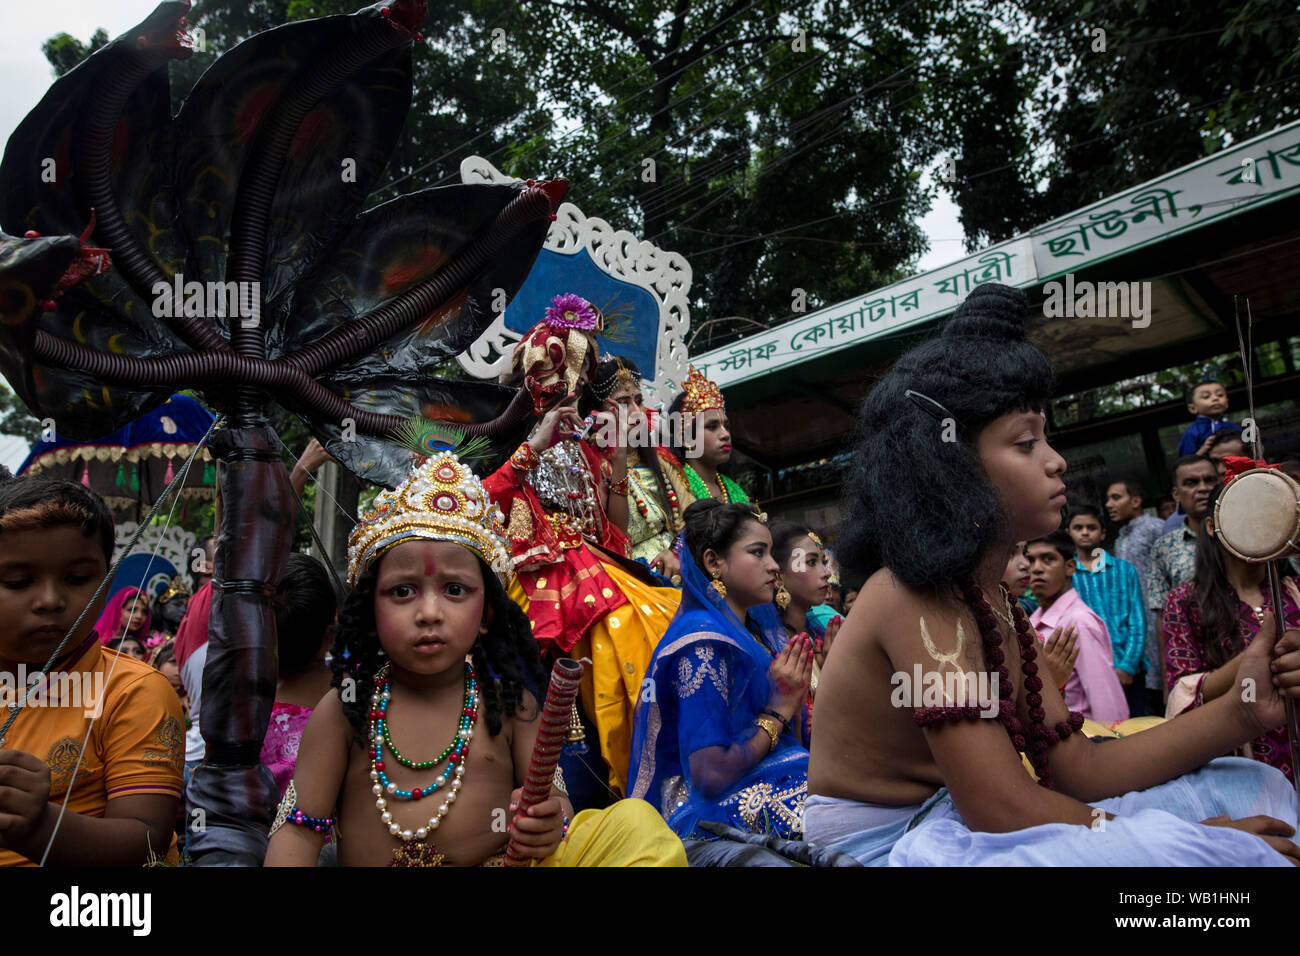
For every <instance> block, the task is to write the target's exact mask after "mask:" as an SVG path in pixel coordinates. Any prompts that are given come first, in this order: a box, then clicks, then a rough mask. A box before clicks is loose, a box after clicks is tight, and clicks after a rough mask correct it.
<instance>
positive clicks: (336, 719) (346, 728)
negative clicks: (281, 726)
mask: <svg viewBox="0 0 1300 956" xmlns="http://www.w3.org/2000/svg"><path fill="white" fill-rule="evenodd" d="M308 734H311V735H312V736H313V737H318V735H319V738H318V739H324V738H326V737H332V736H338V737H342V738H343V739H344V740H351V739H352V736H353V733H352V725H351V724H350V723H348V718H347V715H346V714H344V713H343V702H342V701H341V700H340V699H339V695H338V693H337V692H336V691H335V690H334V688H332V687H331V688H330V690H329V691H328V692H327V693H326V694H325V696H323V697H322V698H321V699H320V700H319V701H318V702H317V704H316V706H315V707H314V708H313V709H312V712H311V716H310V717H308V718H307V726H306V727H304V728H303V737H306V736H307V735H308Z"/></svg>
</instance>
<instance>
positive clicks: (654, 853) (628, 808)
mask: <svg viewBox="0 0 1300 956" xmlns="http://www.w3.org/2000/svg"><path fill="white" fill-rule="evenodd" d="M685 865H686V848H685V847H684V846H682V841H681V840H679V839H678V838H677V834H675V833H673V831H672V830H670V829H669V828H668V824H667V823H665V822H664V818H663V817H661V816H659V814H658V813H657V812H656V811H655V808H654V807H652V806H650V804H648V803H646V802H645V801H644V800H620V801H618V803H615V804H614V805H613V806H609V807H606V808H605V809H604V810H583V811H582V812H581V813H579V814H578V815H577V816H576V817H574V818H573V822H571V823H570V824H569V832H568V835H567V836H565V838H564V842H562V843H561V844H560V846H559V848H558V849H557V850H556V851H555V852H554V853H552V854H551V855H550V856H548V857H547V858H546V859H544V860H534V861H533V866H685Z"/></svg>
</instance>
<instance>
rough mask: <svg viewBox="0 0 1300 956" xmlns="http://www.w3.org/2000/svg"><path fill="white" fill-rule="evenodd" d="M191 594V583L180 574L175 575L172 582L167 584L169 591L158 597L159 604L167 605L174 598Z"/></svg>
mask: <svg viewBox="0 0 1300 956" xmlns="http://www.w3.org/2000/svg"><path fill="white" fill-rule="evenodd" d="M189 593H190V585H189V582H188V581H186V580H185V579H184V578H183V577H181V576H180V575H179V574H173V575H172V578H171V580H170V581H169V582H168V583H167V590H165V591H163V593H162V594H160V595H158V603H159V604H166V603H167V602H168V601H170V600H171V599H172V598H174V597H180V596H182V595H187V594H189Z"/></svg>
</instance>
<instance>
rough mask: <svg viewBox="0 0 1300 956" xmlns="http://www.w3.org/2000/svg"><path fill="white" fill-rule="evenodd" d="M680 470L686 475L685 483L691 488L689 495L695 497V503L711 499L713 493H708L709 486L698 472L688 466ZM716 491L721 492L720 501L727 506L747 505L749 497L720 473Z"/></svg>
mask: <svg viewBox="0 0 1300 956" xmlns="http://www.w3.org/2000/svg"><path fill="white" fill-rule="evenodd" d="M682 469H683V471H685V473H686V483H687V484H688V485H690V486H691V494H693V495H694V496H695V498H696V500H697V501H703V500H704V499H705V498H712V497H713V492H711V491H709V486H708V485H706V484H705V483H704V479H703V478H701V477H700V475H699V472H697V471H696V470H695V469H694V468H692V467H691V466H690V465H683V466H682ZM718 490H720V491H721V492H722V500H723V501H724V502H725V503H727V504H731V503H732V502H733V501H734V502H737V503H747V502H748V501H749V496H748V495H746V494H745V492H744V490H743V489H742V488H741V487H740V485H738V484H736V483H735V482H734V481H732V480H731V479H730V478H728V477H727V476H726V475H724V474H721V473H719V474H718Z"/></svg>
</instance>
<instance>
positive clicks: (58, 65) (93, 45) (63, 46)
mask: <svg viewBox="0 0 1300 956" xmlns="http://www.w3.org/2000/svg"><path fill="white" fill-rule="evenodd" d="M109 39H110V37H109V35H108V34H107V33H106V32H104V28H103V27H100V28H99V29H98V30H96V31H95V32H94V33H92V34H91V35H90V43H89V44H85V43H82V42H81V41H80V40H78V39H77V38H76V37H74V36H71V35H70V34H67V33H59V34H56V35H54V36H52V37H50V38H49V39H48V40H46V41H45V42H44V43H43V44H41V52H42V53H44V54H45V59H47V60H49V61H50V66H52V67H54V75H55V76H62V75H63V74H64V73H67V72H68V71H69V70H70V69H72V68H73V67H74V66H76V65H77V64H78V63H80V62H81V61H82V60H84V59H85V58H86V57H88V56H90V54H92V53H94V52H95V51H96V50H98V49H99V48H100V47H101V46H104V44H106V43H108V41H109Z"/></svg>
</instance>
